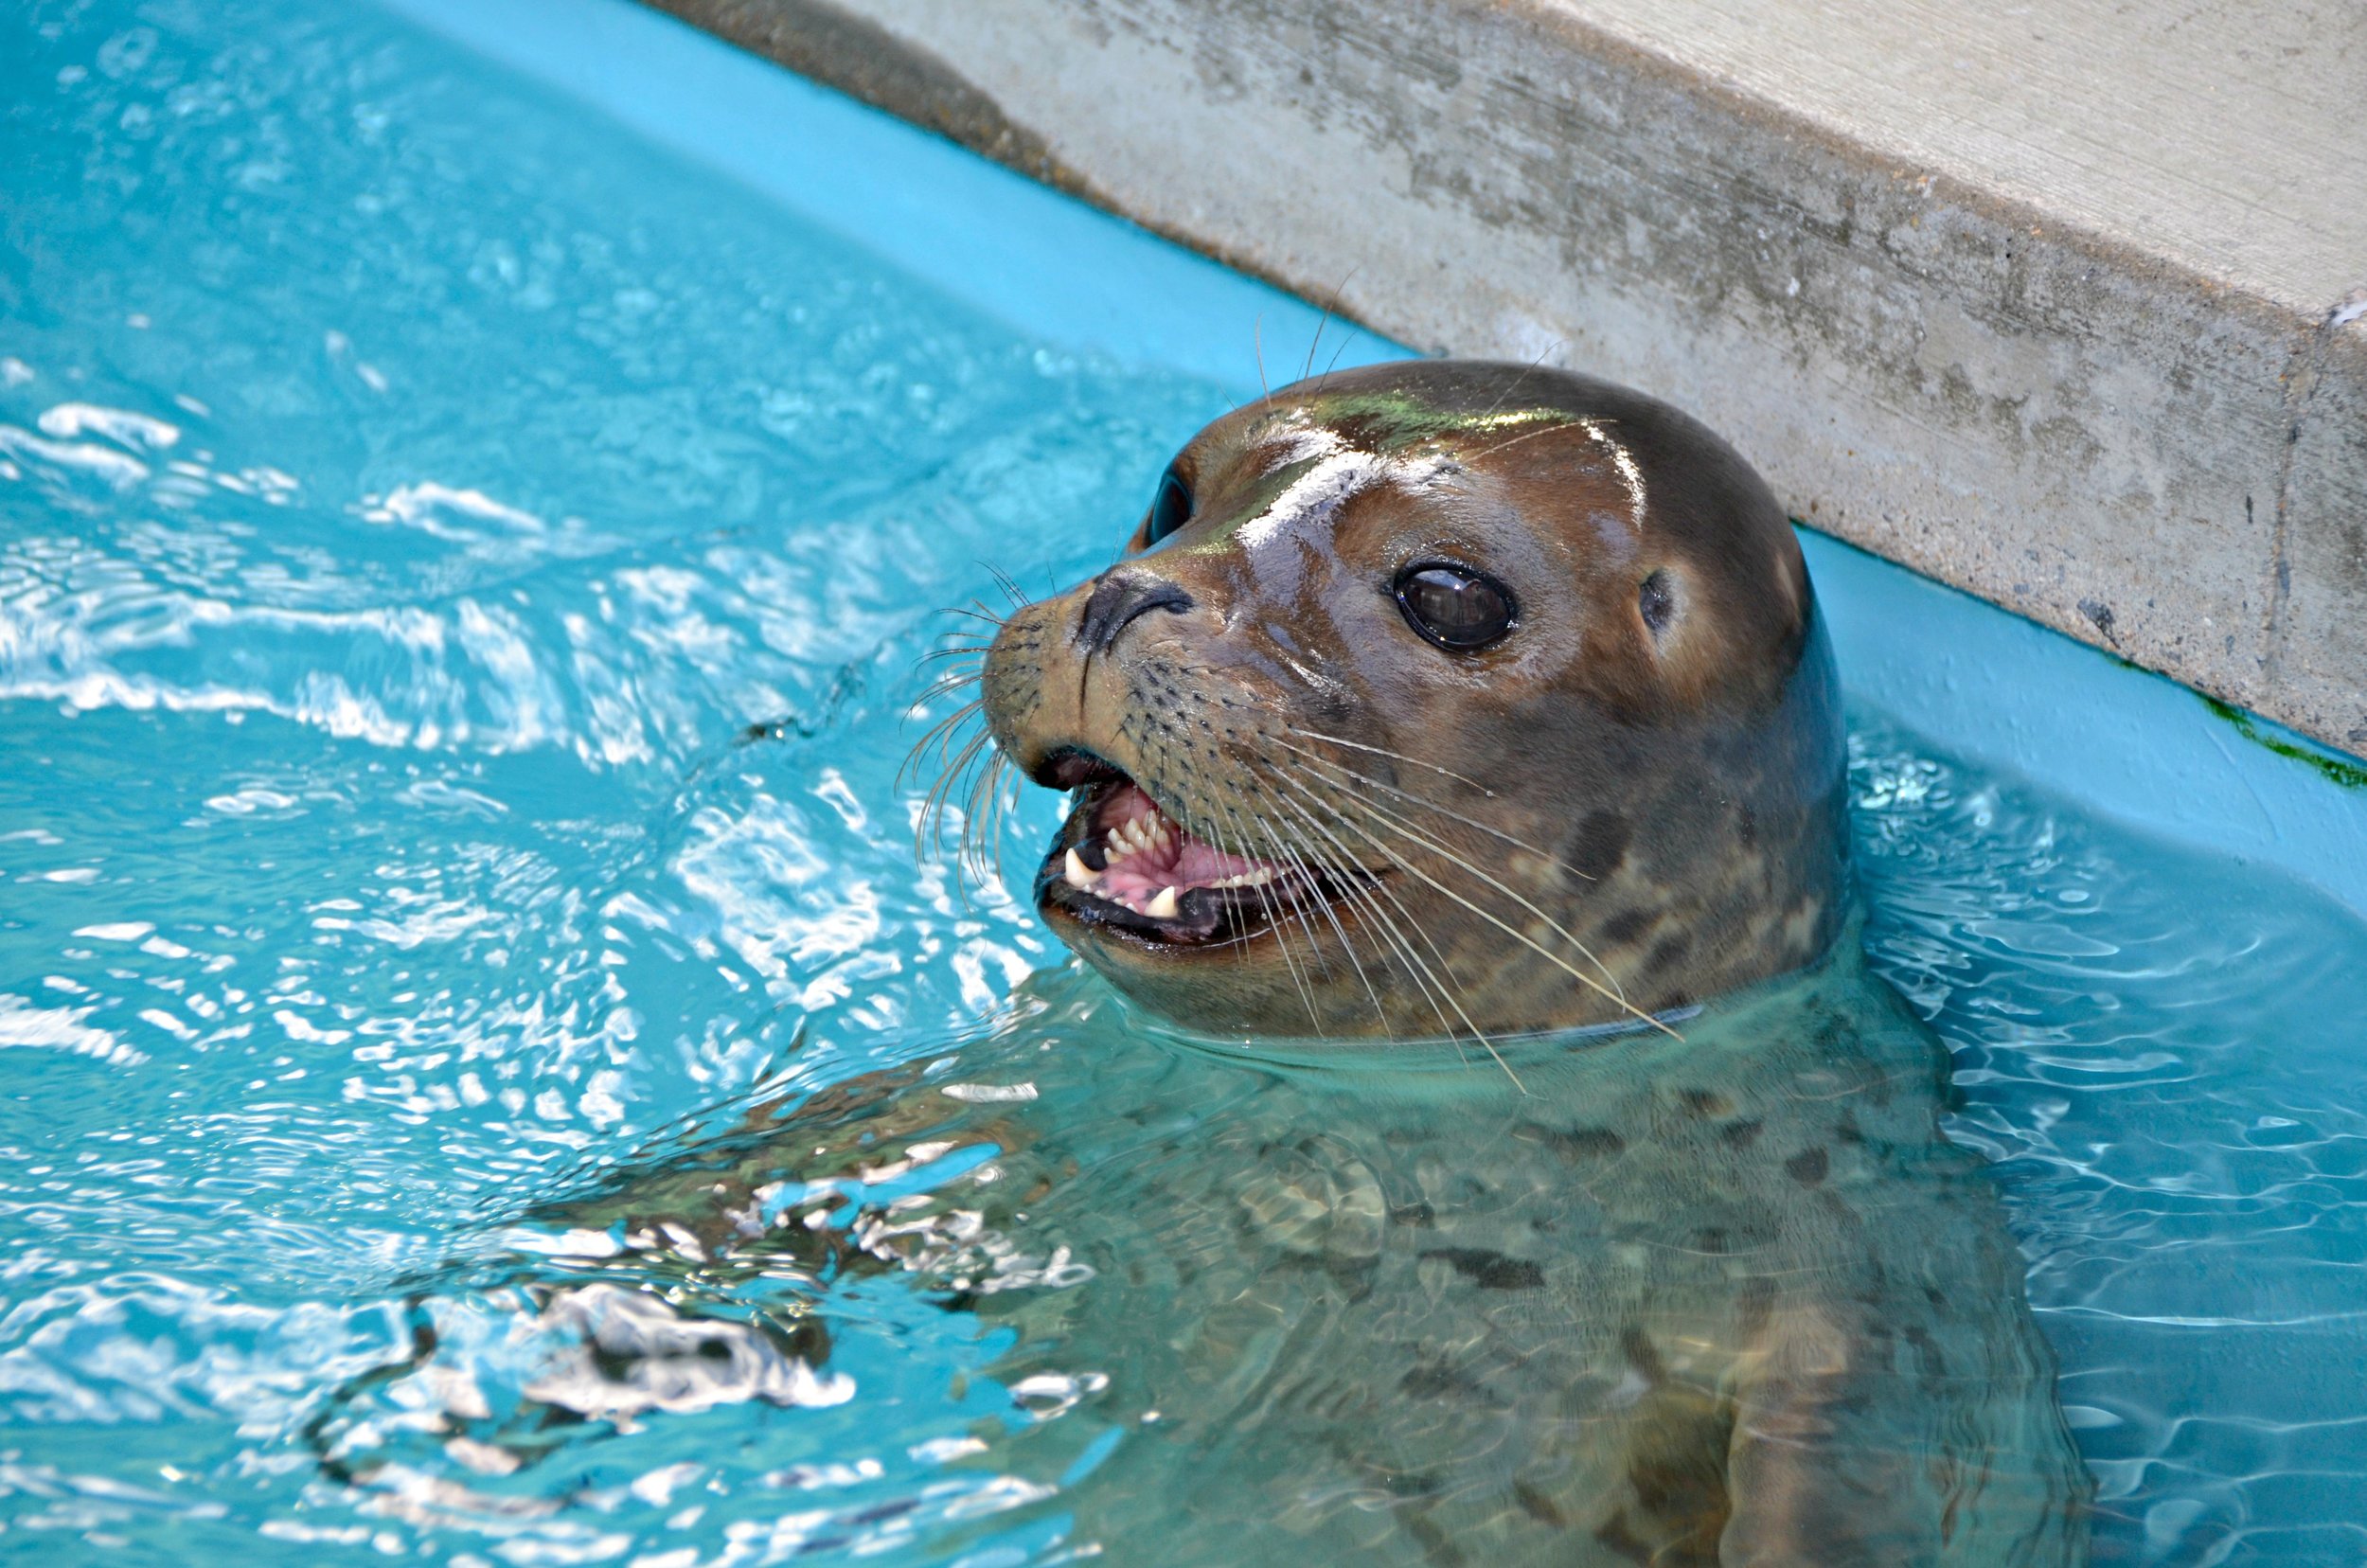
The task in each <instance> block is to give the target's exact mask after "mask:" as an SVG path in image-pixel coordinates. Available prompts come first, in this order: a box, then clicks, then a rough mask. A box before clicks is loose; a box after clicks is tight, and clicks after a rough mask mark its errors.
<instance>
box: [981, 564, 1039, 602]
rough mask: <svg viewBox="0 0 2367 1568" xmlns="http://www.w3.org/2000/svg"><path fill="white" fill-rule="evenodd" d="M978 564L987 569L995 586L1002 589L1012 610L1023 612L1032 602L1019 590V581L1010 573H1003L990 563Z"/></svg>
mask: <svg viewBox="0 0 2367 1568" xmlns="http://www.w3.org/2000/svg"><path fill="white" fill-rule="evenodd" d="M978 564H979V565H981V566H984V567H985V568H986V569H987V571H988V574H989V575H990V576H991V577H993V579H994V580H995V582H996V584H997V585H998V586H999V587H1001V588H1002V590H1003V592H1004V593H1005V594H1006V596H1008V597H1009V598H1010V601H1011V608H1012V609H1014V610H1024V609H1026V608H1027V606H1028V605H1029V604H1030V603H1032V602H1033V601H1032V600H1030V599H1029V598H1028V597H1027V596H1026V594H1025V593H1024V592H1023V591H1022V590H1021V588H1020V585H1019V579H1017V578H1014V577H1013V576H1011V574H1010V573H1008V572H1006V571H1005V570H1004V569H1003V568H1002V567H1000V566H997V565H996V564H994V562H992V561H980V562H979V563H978Z"/></svg>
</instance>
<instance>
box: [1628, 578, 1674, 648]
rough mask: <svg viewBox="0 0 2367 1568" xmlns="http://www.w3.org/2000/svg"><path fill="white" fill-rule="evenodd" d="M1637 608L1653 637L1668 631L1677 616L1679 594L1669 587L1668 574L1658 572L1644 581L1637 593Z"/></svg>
mask: <svg viewBox="0 0 2367 1568" xmlns="http://www.w3.org/2000/svg"><path fill="white" fill-rule="evenodd" d="M1635 608H1636V612H1637V614H1639V615H1642V616H1643V617H1644V624H1645V625H1646V626H1647V627H1649V628H1650V629H1651V633H1652V635H1653V636H1655V637H1657V636H1659V635H1660V634H1661V633H1664V632H1665V631H1667V630H1668V623H1669V622H1670V621H1671V620H1672V619H1674V618H1675V617H1676V614H1677V593H1676V590H1675V589H1674V588H1672V587H1670V586H1669V583H1668V574H1667V573H1666V572H1660V571H1656V572H1654V573H1653V574H1652V575H1651V576H1650V577H1647V578H1646V579H1644V586H1643V587H1641V588H1638V589H1637V590H1636V591H1635Z"/></svg>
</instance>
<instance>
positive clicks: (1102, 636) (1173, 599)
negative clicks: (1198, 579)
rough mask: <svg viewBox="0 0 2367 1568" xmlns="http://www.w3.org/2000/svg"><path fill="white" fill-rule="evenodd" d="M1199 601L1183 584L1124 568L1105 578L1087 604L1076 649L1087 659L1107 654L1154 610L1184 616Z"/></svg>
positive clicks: (1097, 584) (1105, 574) (1080, 624)
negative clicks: (1135, 622) (1130, 626)
mask: <svg viewBox="0 0 2367 1568" xmlns="http://www.w3.org/2000/svg"><path fill="white" fill-rule="evenodd" d="M1195 602H1196V601H1195V600H1194V599H1193V597H1192V596H1191V595H1190V594H1189V593H1188V592H1186V591H1185V590H1184V587H1183V585H1182V584H1180V583H1175V582H1170V581H1168V580H1167V579H1165V578H1162V577H1156V576H1153V575H1152V574H1151V573H1149V572H1146V571H1143V570H1141V569H1139V568H1135V567H1127V566H1121V567H1117V568H1115V569H1114V570H1112V571H1109V572H1106V573H1104V574H1103V575H1102V578H1101V580H1100V581H1099V582H1097V583H1095V585H1094V591H1093V594H1092V597H1089V598H1087V599H1086V600H1085V613H1084V615H1081V616H1079V617H1078V619H1077V647H1079V648H1081V649H1083V650H1084V651H1085V656H1086V657H1087V658H1091V657H1093V656H1094V655H1095V654H1096V653H1106V652H1108V651H1109V650H1110V645H1111V644H1112V643H1113V642H1115V641H1117V639H1118V633H1120V632H1123V631H1125V630H1126V628H1127V626H1128V624H1129V623H1130V622H1132V621H1133V620H1135V619H1136V618H1138V617H1139V616H1143V615H1148V614H1150V613H1151V612H1152V611H1153V610H1167V611H1172V612H1174V613H1175V614H1177V615H1182V614H1183V613H1184V611H1186V610H1189V609H1191V608H1192V606H1193V604H1194V603H1195Z"/></svg>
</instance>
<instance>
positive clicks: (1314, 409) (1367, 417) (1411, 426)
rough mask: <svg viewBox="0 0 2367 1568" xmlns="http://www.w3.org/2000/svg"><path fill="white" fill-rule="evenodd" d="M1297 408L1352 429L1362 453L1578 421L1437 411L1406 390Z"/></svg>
mask: <svg viewBox="0 0 2367 1568" xmlns="http://www.w3.org/2000/svg"><path fill="white" fill-rule="evenodd" d="M1299 407H1300V408H1301V409H1304V410H1305V411H1306V412H1307V413H1308V414H1309V415H1311V416H1313V418H1314V419H1315V420H1316V422H1318V423H1320V424H1326V425H1329V426H1330V427H1331V428H1333V429H1334V430H1339V431H1342V432H1343V433H1344V434H1345V433H1347V432H1349V431H1351V430H1353V431H1354V432H1355V434H1356V435H1357V436H1361V437H1363V439H1361V440H1359V441H1358V442H1357V444H1358V445H1360V446H1362V447H1364V449H1365V450H1366V451H1369V452H1373V453H1375V454H1379V455H1383V456H1390V455H1394V454H1397V453H1400V452H1403V451H1405V450H1406V449H1407V448H1409V447H1414V446H1418V445H1420V444H1421V443H1423V442H1425V441H1434V440H1438V439H1441V438H1443V437H1450V436H1476V435H1484V434H1486V433H1487V432H1489V431H1495V430H1513V429H1518V428H1520V427H1521V426H1522V425H1542V424H1565V425H1574V424H1578V423H1580V422H1582V421H1581V420H1580V419H1579V418H1578V417H1577V416H1576V415H1574V414H1572V413H1571V412H1570V411H1569V410H1567V409H1561V408H1501V409H1490V410H1487V411H1486V412H1484V413H1477V414H1474V413H1471V412H1469V411H1468V410H1461V409H1449V408H1441V407H1439V406H1438V405H1436V404H1435V403H1432V402H1429V401H1425V400H1423V399H1421V398H1419V397H1416V396H1415V395H1413V394H1411V393H1408V392H1399V391H1374V392H1336V393H1330V394H1318V395H1316V396H1315V397H1312V398H1309V399H1308V400H1307V401H1305V402H1304V403H1302V404H1300V405H1299Z"/></svg>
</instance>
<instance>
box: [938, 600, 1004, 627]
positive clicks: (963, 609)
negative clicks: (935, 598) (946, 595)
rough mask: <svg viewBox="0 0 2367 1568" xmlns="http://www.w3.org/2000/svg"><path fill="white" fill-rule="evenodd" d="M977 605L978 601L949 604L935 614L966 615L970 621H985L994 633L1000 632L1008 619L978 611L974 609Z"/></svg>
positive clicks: (981, 610)
mask: <svg viewBox="0 0 2367 1568" xmlns="http://www.w3.org/2000/svg"><path fill="white" fill-rule="evenodd" d="M977 603H978V601H977V600H976V599H972V600H970V603H969V604H949V605H947V606H946V607H945V608H944V609H942V610H940V611H938V612H937V614H938V615H968V616H969V617H970V619H972V620H982V621H985V622H986V623H987V624H988V626H991V627H993V628H994V629H995V630H996V631H998V632H1000V631H1002V630H1003V626H1004V623H1005V622H1006V621H1007V620H1008V619H1009V618H1010V617H1009V616H1007V615H994V614H991V613H990V612H988V611H986V610H983V609H979V608H977V607H976V606H977Z"/></svg>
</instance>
